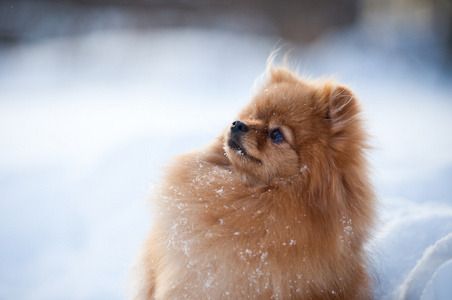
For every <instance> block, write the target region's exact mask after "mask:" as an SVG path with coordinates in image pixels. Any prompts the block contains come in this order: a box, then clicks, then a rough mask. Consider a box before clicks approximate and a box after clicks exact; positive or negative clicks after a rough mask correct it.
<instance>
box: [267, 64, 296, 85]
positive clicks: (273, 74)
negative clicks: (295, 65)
mask: <svg viewBox="0 0 452 300" xmlns="http://www.w3.org/2000/svg"><path fill="white" fill-rule="evenodd" d="M269 82H270V83H280V82H298V78H297V76H296V75H295V74H294V73H292V72H291V71H290V70H289V69H286V68H282V67H278V68H274V67H272V68H270V80H269Z"/></svg>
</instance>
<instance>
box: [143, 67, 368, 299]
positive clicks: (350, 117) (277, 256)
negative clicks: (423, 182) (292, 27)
mask: <svg viewBox="0 0 452 300" xmlns="http://www.w3.org/2000/svg"><path fill="white" fill-rule="evenodd" d="M366 147H367V144H366V134H365V132H364V131H363V129H362V124H361V120H360V116H359V106H358V103H357V100H356V99H355V98H354V97H353V95H352V93H351V92H350V91H349V90H348V89H347V88H344V87H342V86H337V85H335V84H334V83H331V82H324V83H317V84H314V83H308V82H305V81H302V80H300V79H299V78H297V77H296V76H295V75H293V74H292V73H290V72H289V71H288V70H287V69H284V68H277V69H271V78H270V79H269V80H268V82H267V83H266V85H265V86H264V88H263V89H262V91H261V92H260V93H258V94H257V95H256V96H255V98H254V99H253V101H252V102H251V104H250V105H248V106H247V107H246V108H245V109H244V110H243V111H242V112H241V113H240V115H239V119H238V121H236V122H234V123H233V125H232V127H231V129H228V130H226V132H225V133H224V135H222V136H220V137H219V138H218V139H216V140H215V141H214V142H213V143H212V144H211V145H209V146H207V147H206V148H204V149H202V150H200V151H197V152H194V153H189V154H185V155H182V156H180V157H178V158H177V159H176V160H175V161H174V162H173V163H172V164H171V166H170V167H169V168H168V169H167V172H166V176H165V177H164V179H163V181H162V183H161V185H160V187H159V188H158V192H157V193H156V195H155V206H156V208H157V212H158V213H157V214H156V217H155V220H154V227H153V229H152V231H151V233H150V237H149V239H148V241H147V243H146V245H145V254H144V256H143V257H142V259H141V266H142V268H143V272H144V273H143V276H142V279H143V285H142V289H141V290H140V296H139V298H141V299H183V298H187V299H222V298H227V299H244V298H258V299H270V298H274V299H288V298H294V299H368V298H369V297H370V295H371V288H370V280H369V276H368V273H367V271H366V268H365V264H366V259H365V253H364V250H363V246H364V243H365V242H366V241H367V240H368V238H369V234H370V230H371V229H372V225H373V222H374V214H375V207H374V206H375V200H374V194H373V191H372V188H371V185H370V183H369V180H368V175H367V166H366V160H365V156H364V150H365V148H366Z"/></svg>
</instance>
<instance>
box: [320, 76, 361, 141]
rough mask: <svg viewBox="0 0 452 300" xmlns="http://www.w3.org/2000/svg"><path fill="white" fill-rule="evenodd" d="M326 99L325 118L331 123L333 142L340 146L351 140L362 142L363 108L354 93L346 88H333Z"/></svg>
mask: <svg viewBox="0 0 452 300" xmlns="http://www.w3.org/2000/svg"><path fill="white" fill-rule="evenodd" d="M326 98H327V101H326V102H327V105H328V106H327V109H326V113H325V118H326V119H328V121H329V124H330V132H331V137H332V138H333V140H336V143H339V144H342V143H347V140H349V139H354V140H355V141H361V140H362V136H363V134H362V124H361V119H360V117H359V114H360V111H361V108H360V105H359V101H358V99H357V98H356V97H355V95H354V94H353V92H352V91H350V89H348V88H347V87H345V86H341V85H339V86H333V87H332V88H331V89H330V93H329V96H327V97H326ZM325 100H326V99H325ZM342 146H345V145H342Z"/></svg>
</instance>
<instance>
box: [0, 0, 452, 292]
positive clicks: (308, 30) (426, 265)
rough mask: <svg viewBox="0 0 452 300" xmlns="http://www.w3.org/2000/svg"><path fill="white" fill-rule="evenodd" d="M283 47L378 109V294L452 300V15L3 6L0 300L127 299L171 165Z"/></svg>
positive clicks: (406, 3) (181, 1)
mask: <svg viewBox="0 0 452 300" xmlns="http://www.w3.org/2000/svg"><path fill="white" fill-rule="evenodd" d="M277 48H281V49H282V50H281V53H284V52H285V51H289V50H290V51H291V52H290V53H291V55H290V57H291V63H292V64H293V66H294V68H299V70H300V73H301V74H304V75H309V76H312V77H313V78H316V77H329V76H332V75H333V76H335V77H336V78H337V80H338V81H340V82H341V83H344V84H346V85H349V86H350V87H351V88H352V89H353V90H354V91H355V92H356V94H357V95H358V97H359V98H360V99H361V101H362V105H363V109H364V112H365V116H366V119H367V126H368V129H369V131H370V133H371V134H372V136H373V138H372V144H373V146H374V147H375V149H374V150H373V151H372V152H371V153H370V160H371V163H372V165H373V167H374V172H373V174H374V176H373V179H374V183H375V186H376V189H377V193H378V196H379V199H380V200H381V204H382V205H381V221H380V222H379V228H378V231H377V232H376V236H375V240H374V241H373V242H372V243H371V244H370V245H369V249H370V250H371V253H372V261H373V263H372V270H373V273H374V280H375V283H374V286H375V292H374V294H375V297H376V298H377V299H397V298H402V299H420V298H422V299H451V298H452V287H451V286H452V285H451V284H450V278H452V150H451V149H452V2H451V1H450V0H437V1H427V0H391V1H390V0H380V1H376V0H362V1H358V0H347V1H335V0H321V1H308V0H300V1H295V0H292V1H270V0H250V1H240V0H229V1H226V0H224V1H222V0H166V1H164V0H129V1H125V0H93V1H88V0H54V1H52V0H46V1H44V0H34V1H31V0H23V1H18V0H3V1H0V299H123V298H125V297H126V294H127V275H128V273H129V270H130V267H131V266H132V264H133V262H134V259H135V257H136V255H137V253H139V246H140V244H141V242H142V241H143V239H144V238H145V235H146V232H147V230H148V229H149V226H150V225H151V223H152V207H150V206H149V205H148V204H147V203H146V199H147V198H149V195H150V194H151V193H152V186H153V184H154V183H155V182H156V180H157V179H158V177H159V175H160V170H161V167H162V166H164V165H165V163H166V162H167V161H168V160H169V159H170V157H171V156H173V155H175V154H178V153H183V152H187V151H189V150H192V149H196V148H198V147H201V146H203V145H204V144H206V143H208V142H209V141H210V140H212V139H213V138H214V137H215V136H216V135H217V134H219V133H220V132H221V131H222V130H223V129H224V128H225V127H226V126H228V124H230V122H231V121H233V120H234V116H235V115H236V113H237V112H238V111H239V109H240V107H242V106H243V105H244V104H245V103H246V102H247V101H248V100H249V99H250V98H251V97H252V95H253V91H254V89H253V86H254V84H255V80H256V78H258V77H259V76H260V75H261V74H262V72H263V71H264V69H265V63H266V59H267V57H268V55H269V54H270V53H271V51H272V50H274V49H277ZM257 86H259V83H258V82H257Z"/></svg>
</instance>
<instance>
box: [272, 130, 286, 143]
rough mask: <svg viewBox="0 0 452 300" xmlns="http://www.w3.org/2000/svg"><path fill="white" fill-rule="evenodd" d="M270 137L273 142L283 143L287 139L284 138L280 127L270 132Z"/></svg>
mask: <svg viewBox="0 0 452 300" xmlns="http://www.w3.org/2000/svg"><path fill="white" fill-rule="evenodd" d="M270 138H271V139H272V142H274V143H281V142H284V141H285V140H286V139H285V138H284V135H283V134H282V132H281V131H280V130H279V129H275V130H272V131H271V132H270Z"/></svg>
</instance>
